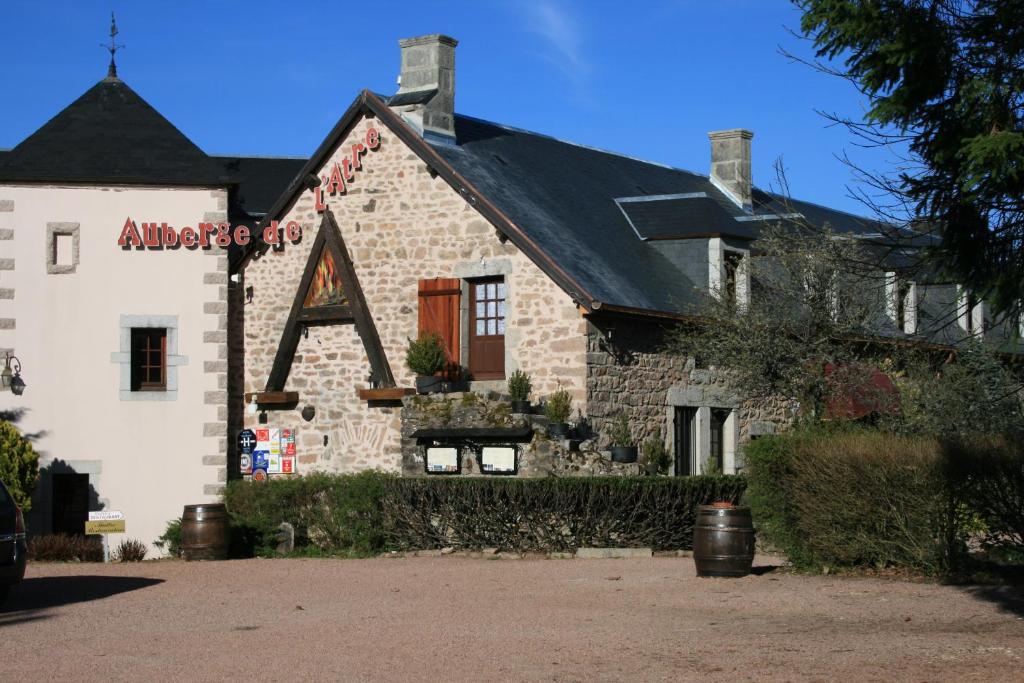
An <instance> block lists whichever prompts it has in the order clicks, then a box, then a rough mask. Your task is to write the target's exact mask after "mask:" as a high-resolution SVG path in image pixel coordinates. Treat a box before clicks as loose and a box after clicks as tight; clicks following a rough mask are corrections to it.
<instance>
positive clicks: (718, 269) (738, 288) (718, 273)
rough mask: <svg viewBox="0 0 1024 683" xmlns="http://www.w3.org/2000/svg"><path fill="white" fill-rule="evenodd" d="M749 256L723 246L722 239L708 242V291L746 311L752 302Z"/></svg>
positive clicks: (743, 252) (738, 250) (746, 253)
mask: <svg viewBox="0 0 1024 683" xmlns="http://www.w3.org/2000/svg"><path fill="white" fill-rule="evenodd" d="M748 263H749V254H748V252H746V251H744V250H740V249H732V248H729V247H727V246H726V245H725V244H723V242H722V239H721V238H718V237H716V238H712V239H710V240H708V289H709V290H710V291H711V293H712V294H715V295H716V296H718V297H720V298H721V299H722V301H725V302H727V303H730V304H733V305H735V306H736V307H737V308H739V309H741V310H742V309H744V308H746V306H747V303H748V302H749V301H750V268H749V265H748Z"/></svg>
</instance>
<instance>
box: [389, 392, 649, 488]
mask: <svg viewBox="0 0 1024 683" xmlns="http://www.w3.org/2000/svg"><path fill="white" fill-rule="evenodd" d="M401 415H402V418H401V419H402V474H404V475H406V476H456V475H448V474H445V475H427V474H426V472H425V463H424V450H423V447H422V446H421V445H419V444H418V443H417V440H416V439H414V438H413V437H412V435H413V433H414V432H416V430H418V429H441V428H448V429H452V428H463V427H524V426H527V425H529V426H530V427H532V428H533V437H532V438H531V439H530V441H529V442H526V443H521V444H519V447H520V457H519V463H518V464H519V467H518V471H517V472H516V475H515V476H518V477H572V476H597V475H600V476H624V475H637V474H640V473H641V465H640V464H639V463H616V462H612V461H611V459H610V457H609V453H608V452H607V451H598V450H596V448H595V446H596V444H595V442H593V441H587V440H583V441H579V440H572V441H570V440H561V439H551V438H549V437H548V436H547V424H548V421H547V419H546V418H545V417H544V416H543V415H538V414H528V415H526V414H513V413H512V412H511V405H510V402H509V398H508V396H504V395H501V394H496V393H494V392H486V393H474V392H465V393H463V392H458V393H451V394H435V395H430V396H410V397H408V398H406V399H405V400H404V401H403V407H402V411H401ZM461 476H510V475H485V474H484V473H482V472H481V471H480V468H479V464H478V463H477V461H476V458H475V457H465V455H464V457H463V458H462V471H461Z"/></svg>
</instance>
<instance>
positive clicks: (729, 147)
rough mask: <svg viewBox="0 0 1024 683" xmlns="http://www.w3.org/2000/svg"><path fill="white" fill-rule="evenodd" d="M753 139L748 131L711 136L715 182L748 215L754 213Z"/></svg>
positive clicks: (730, 131) (742, 130)
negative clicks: (751, 162)
mask: <svg viewBox="0 0 1024 683" xmlns="http://www.w3.org/2000/svg"><path fill="white" fill-rule="evenodd" d="M753 137H754V134H753V133H752V132H751V131H749V130H746V129H744V128H733V129H732V130H716V131H712V132H710V133H708V138H710V139H711V182H712V183H713V184H714V185H715V186H716V187H717V188H718V189H720V190H722V191H723V192H725V193H726V194H727V195H729V198H730V199H732V200H733V201H734V202H736V203H737V204H739V206H740V207H741V208H742V209H743V210H744V211H752V210H753V195H752V187H753V181H752V180H751V174H750V141H751V139H752V138H753Z"/></svg>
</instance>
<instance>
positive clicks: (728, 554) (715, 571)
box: [693, 505, 754, 577]
mask: <svg viewBox="0 0 1024 683" xmlns="http://www.w3.org/2000/svg"><path fill="white" fill-rule="evenodd" d="M693 561H694V563H695V564H696V565H697V576H731V577H740V576H746V575H747V574H749V573H750V565H751V564H753V562H754V526H753V524H752V523H751V519H750V508H747V507H724V506H720V505H719V506H716V505H698V506H697V522H696V524H695V525H694V527H693Z"/></svg>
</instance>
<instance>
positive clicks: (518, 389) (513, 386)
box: [508, 370, 533, 401]
mask: <svg viewBox="0 0 1024 683" xmlns="http://www.w3.org/2000/svg"><path fill="white" fill-rule="evenodd" d="M532 390H533V383H532V382H531V381H530V376H529V375H528V374H526V373H525V372H523V371H522V370H516V371H515V372H513V373H512V374H511V375H509V378H508V395H509V398H511V399H512V400H513V401H529V400H530V392H531V391H532Z"/></svg>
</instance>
